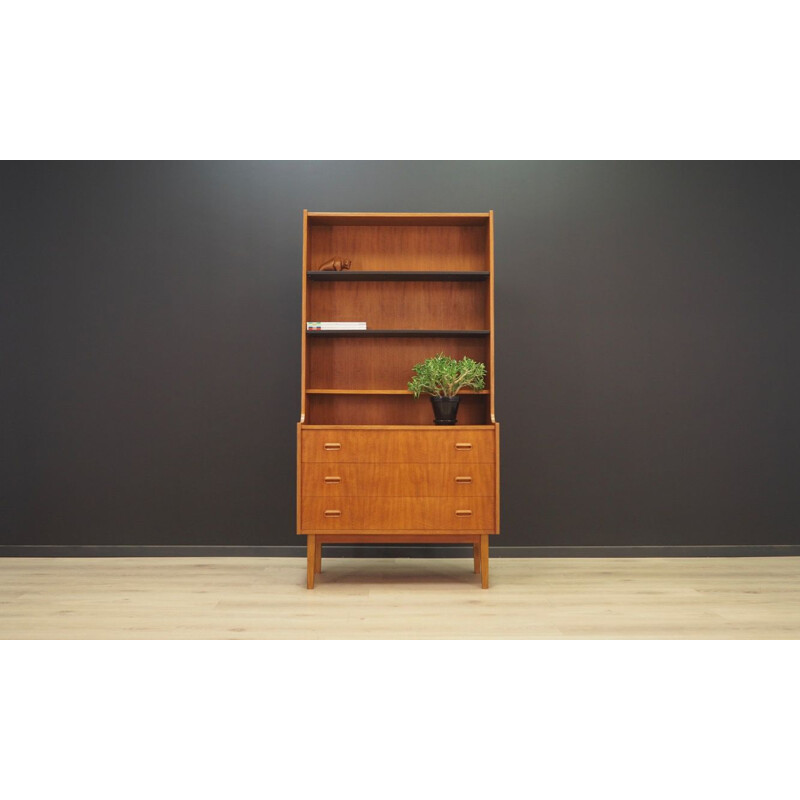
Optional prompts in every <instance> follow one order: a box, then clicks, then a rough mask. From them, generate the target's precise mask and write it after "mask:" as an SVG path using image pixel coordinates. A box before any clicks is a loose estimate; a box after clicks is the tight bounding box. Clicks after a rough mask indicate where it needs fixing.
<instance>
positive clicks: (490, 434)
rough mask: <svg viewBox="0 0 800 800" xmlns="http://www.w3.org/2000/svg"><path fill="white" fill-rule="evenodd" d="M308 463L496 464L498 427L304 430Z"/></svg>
mask: <svg viewBox="0 0 800 800" xmlns="http://www.w3.org/2000/svg"><path fill="white" fill-rule="evenodd" d="M301 449H302V452H301V460H302V461H303V462H304V463H324V464H330V463H376V464H441V463H446V464H493V463H494V461H495V444H494V431H491V430H488V431H478V430H460V431H458V430H449V429H448V430H441V429H436V428H431V430H429V431H397V430H390V431H380V430H378V431H359V430H342V429H336V428H331V429H330V430H313V431H303V432H302V434H301Z"/></svg>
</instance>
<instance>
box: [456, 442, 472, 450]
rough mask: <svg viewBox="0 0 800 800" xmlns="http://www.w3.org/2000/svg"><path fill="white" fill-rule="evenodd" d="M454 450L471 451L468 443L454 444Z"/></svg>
mask: <svg viewBox="0 0 800 800" xmlns="http://www.w3.org/2000/svg"><path fill="white" fill-rule="evenodd" d="M456 450H472V444H470V442H456Z"/></svg>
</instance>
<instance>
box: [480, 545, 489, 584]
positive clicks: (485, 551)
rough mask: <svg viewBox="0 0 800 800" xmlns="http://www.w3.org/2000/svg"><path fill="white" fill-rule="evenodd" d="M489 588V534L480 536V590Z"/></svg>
mask: <svg viewBox="0 0 800 800" xmlns="http://www.w3.org/2000/svg"><path fill="white" fill-rule="evenodd" d="M488 588H489V534H488V533H482V534H481V589H488Z"/></svg>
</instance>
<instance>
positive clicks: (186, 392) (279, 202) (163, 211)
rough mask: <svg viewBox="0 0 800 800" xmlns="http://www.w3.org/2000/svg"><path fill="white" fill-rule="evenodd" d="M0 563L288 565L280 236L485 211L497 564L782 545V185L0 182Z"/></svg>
mask: <svg viewBox="0 0 800 800" xmlns="http://www.w3.org/2000/svg"><path fill="white" fill-rule="evenodd" d="M0 190H1V191H2V207H0V212H1V218H0V226H2V238H1V240H0V263H2V278H1V279H2V285H1V286H0V290H1V291H2V295H1V296H0V302H1V303H2V309H1V310H2V316H1V317H0V325H2V328H0V332H2V364H1V366H2V372H1V373H0V376H1V379H2V398H3V411H2V442H0V444H2V454H1V456H0V463H1V464H2V475H0V479H1V480H2V492H3V496H2V508H1V513H2V518H0V522H1V523H2V528H1V529H0V543H4V544H135V545H148V544H176V545H177V544H203V545H211V544H213V545H224V544H239V545H264V544H266V545H294V544H297V540H296V537H295V536H294V509H295V490H294V478H295V462H294V457H295V450H294V448H295V423H296V422H297V418H298V413H299V386H300V383H299V356H300V333H299V330H298V326H299V320H300V275H299V272H300V260H301V212H302V209H303V208H304V207H307V208H310V209H313V210H336V211H347V210H353V211H482V210H486V209H489V208H493V209H494V210H495V216H496V263H497V286H496V289H497V392H498V398H497V412H498V417H499V419H500V421H501V423H502V432H503V439H502V441H503V446H502V464H503V476H502V498H503V507H502V521H503V534H504V536H503V539H502V543H503V544H506V545H517V546H520V545H637V544H642V545H691V544H697V545H705V544H798V543H800V533H799V532H798V519H800V492H798V490H797V487H798V485H799V484H800V480H799V479H800V447H799V445H800V426H798V422H797V418H798V409H800V374H799V372H798V365H797V361H798V355H797V352H798V344H800V314H799V313H798V307H799V306H800V303H799V302H798V301H799V300H800V258H799V257H798V256H799V255H800V204H799V203H798V200H797V198H798V196H800V167H798V165H797V164H785V163H755V164H753V163H733V164H731V163H708V164H706V163H538V162H312V163H305V162H265V163H141V164H140V163H56V164H47V163H29V164H26V163H22V164H9V163H6V164H3V165H1V166H0Z"/></svg>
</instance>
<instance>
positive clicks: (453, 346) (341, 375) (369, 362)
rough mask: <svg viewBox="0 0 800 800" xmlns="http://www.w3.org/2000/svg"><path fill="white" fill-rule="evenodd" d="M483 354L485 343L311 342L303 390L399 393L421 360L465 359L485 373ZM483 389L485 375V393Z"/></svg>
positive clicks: (429, 340) (477, 340)
mask: <svg viewBox="0 0 800 800" xmlns="http://www.w3.org/2000/svg"><path fill="white" fill-rule="evenodd" d="M488 350H489V342H488V337H476V338H471V337H470V338H467V337H426V338H423V339H416V338H408V339H406V338H389V339H380V338H378V339H356V338H347V337H343V338H331V339H324V338H316V339H315V338H311V339H310V340H309V341H308V343H307V351H306V365H307V369H308V376H307V378H306V388H307V389H405V388H407V385H408V382H409V380H411V377H412V375H413V372H412V368H413V366H414V365H415V364H419V363H420V362H421V361H424V360H425V359H426V358H430V357H431V356H433V355H436V354H437V353H440V352H441V353H444V354H445V355H448V356H451V357H452V358H456V359H460V358H463V357H464V356H469V357H470V358H473V359H475V360H476V361H480V362H483V363H484V364H486V365H487V369H488V367H489V359H488ZM489 383H490V381H489V375H488V374H487V376H486V386H487V387H488V386H489ZM380 402H384V400H383V399H381V400H380Z"/></svg>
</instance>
